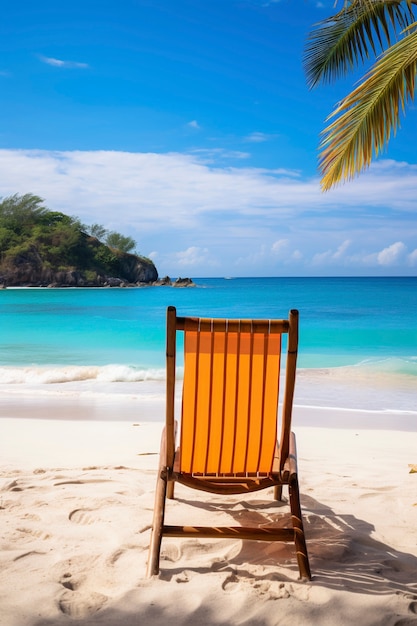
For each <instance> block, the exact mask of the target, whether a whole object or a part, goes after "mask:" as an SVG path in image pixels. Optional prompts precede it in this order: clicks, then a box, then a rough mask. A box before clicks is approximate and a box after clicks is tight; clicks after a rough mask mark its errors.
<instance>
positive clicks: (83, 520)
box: [68, 509, 101, 526]
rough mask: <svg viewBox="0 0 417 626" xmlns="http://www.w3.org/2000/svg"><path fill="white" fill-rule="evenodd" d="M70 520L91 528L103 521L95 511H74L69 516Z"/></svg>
mask: <svg viewBox="0 0 417 626" xmlns="http://www.w3.org/2000/svg"><path fill="white" fill-rule="evenodd" d="M68 519H69V520H70V522H73V523H74V524H81V525H82V526H90V525H91V524H95V523H97V522H100V521H101V520H100V519H99V518H98V517H97V516H96V512H95V511H94V510H93V509H74V511H71V513H70V514H69V515H68Z"/></svg>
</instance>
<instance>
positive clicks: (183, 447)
mask: <svg viewBox="0 0 417 626" xmlns="http://www.w3.org/2000/svg"><path fill="white" fill-rule="evenodd" d="M178 332H183V333H184V378H183V389H182V410H181V421H180V445H179V447H178V448H176V443H175V439H176V421H175V416H174V412H175V411H174V400H175V373H176V344H177V333H178ZM285 334H286V335H288V338H287V350H286V366H285V384H284V390H283V394H282V396H283V397H282V405H281V407H282V408H281V410H280V411H279V413H280V419H279V418H278V396H279V379H280V363H281V350H282V348H281V343H282V336H283V335H285ZM297 346H298V311H295V310H292V311H290V313H289V319H288V320H287V319H284V320H281V319H280V320H231V319H229V320H225V319H205V318H194V317H177V314H176V309H175V308H174V307H168V310H167V381H166V384H167V405H166V425H165V429H164V432H163V435H162V441H161V451H160V464H159V469H158V476H157V485H156V493H155V508H154V518H153V525H152V534H151V543H150V548H149V557H148V567H147V576H153V575H156V574H158V573H159V558H160V556H159V555H160V549H161V541H162V538H163V537H193V538H219V539H220V538H240V539H252V540H256V541H285V542H294V544H295V552H296V556H297V561H298V568H299V572H300V577H301V578H302V579H311V573H310V566H309V560H308V554H307V547H306V541H305V535H304V528H303V520H302V515H301V507H300V496H299V489H298V476H297V458H296V447H295V436H294V433H292V432H291V413H292V403H293V394H294V383H295V372H296V360H297ZM279 422H280V423H279ZM278 428H280V438H279V441H277V432H278ZM175 482H179V483H182V484H183V485H186V486H187V487H191V488H193V489H200V490H203V491H208V492H212V493H215V494H224V495H229V494H240V493H243V494H247V493H248V492H251V491H256V490H259V489H265V488H267V487H273V490H274V491H273V493H274V498H275V500H281V497H282V488H283V486H284V485H287V486H288V490H289V502H290V510H291V523H290V525H289V527H287V528H282V527H276V528H275V527H271V526H270V525H267V526H260V527H242V526H233V527H202V526H192V525H188V526H173V525H171V526H170V525H167V524H165V522H164V518H165V505H166V499H167V498H173V497H174V484H175ZM213 515H215V513H213Z"/></svg>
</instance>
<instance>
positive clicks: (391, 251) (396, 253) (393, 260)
mask: <svg viewBox="0 0 417 626" xmlns="http://www.w3.org/2000/svg"><path fill="white" fill-rule="evenodd" d="M406 252H407V247H406V246H405V245H404V244H403V242H402V241H397V242H396V243H393V244H391V245H390V246H388V247H387V248H384V250H381V252H378V254H377V261H378V263H379V264H380V265H396V264H397V263H398V262H399V261H400V260H401V259H402V258H403V257H404V256H405V254H406Z"/></svg>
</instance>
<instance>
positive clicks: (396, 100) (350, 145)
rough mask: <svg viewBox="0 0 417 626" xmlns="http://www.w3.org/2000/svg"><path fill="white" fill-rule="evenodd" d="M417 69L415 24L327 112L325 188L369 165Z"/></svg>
mask: <svg viewBox="0 0 417 626" xmlns="http://www.w3.org/2000/svg"><path fill="white" fill-rule="evenodd" d="M416 72H417V22H415V23H414V24H412V25H411V26H410V27H409V28H408V29H407V34H406V36H405V37H404V38H403V39H401V40H400V41H398V42H397V43H396V44H394V45H393V46H391V47H390V48H389V49H388V50H387V52H386V53H384V54H383V55H382V56H381V57H380V59H379V60H378V61H377V62H376V63H375V65H374V66H373V68H372V69H371V71H370V72H369V73H368V74H367V75H366V76H365V78H364V80H363V81H362V82H361V84H360V85H359V86H358V87H357V88H356V89H355V90H354V91H352V92H351V93H350V94H349V95H348V96H347V97H346V98H345V99H344V100H342V102H341V103H340V104H339V106H338V107H337V108H336V110H335V111H334V112H333V113H332V114H331V115H330V117H329V118H328V119H331V118H333V117H337V119H336V120H335V121H333V122H332V123H331V124H330V125H329V126H328V127H327V128H326V129H325V130H324V131H323V135H324V139H323V141H322V142H321V144H320V148H321V154H320V159H319V167H320V170H321V172H322V175H323V177H322V188H323V190H328V189H330V188H331V187H333V186H335V185H336V184H338V183H339V182H340V181H342V180H348V179H351V178H353V177H354V176H355V174H357V173H358V172H360V171H361V170H363V169H364V168H366V167H368V166H369V164H370V162H371V159H372V156H373V154H375V155H376V156H377V155H378V154H379V152H380V151H381V150H382V149H383V148H384V147H385V145H386V144H387V142H388V141H389V139H390V136H391V134H392V133H394V134H395V132H396V130H397V128H398V126H399V117H400V112H401V111H404V107H405V104H406V103H407V102H408V101H409V100H412V99H413V98H414V93H415V78H416Z"/></svg>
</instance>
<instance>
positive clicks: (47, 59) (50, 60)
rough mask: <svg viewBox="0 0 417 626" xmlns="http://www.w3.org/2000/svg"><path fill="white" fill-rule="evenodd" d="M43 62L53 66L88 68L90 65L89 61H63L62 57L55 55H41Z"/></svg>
mask: <svg viewBox="0 0 417 626" xmlns="http://www.w3.org/2000/svg"><path fill="white" fill-rule="evenodd" d="M39 58H40V60H41V61H42V62H43V63H46V64H47V65H52V66H53V67H63V68H69V69H77V68H78V69H86V68H88V67H89V65H88V63H79V62H78V61H63V60H62V59H55V58H53V57H44V56H41V57H39Z"/></svg>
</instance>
